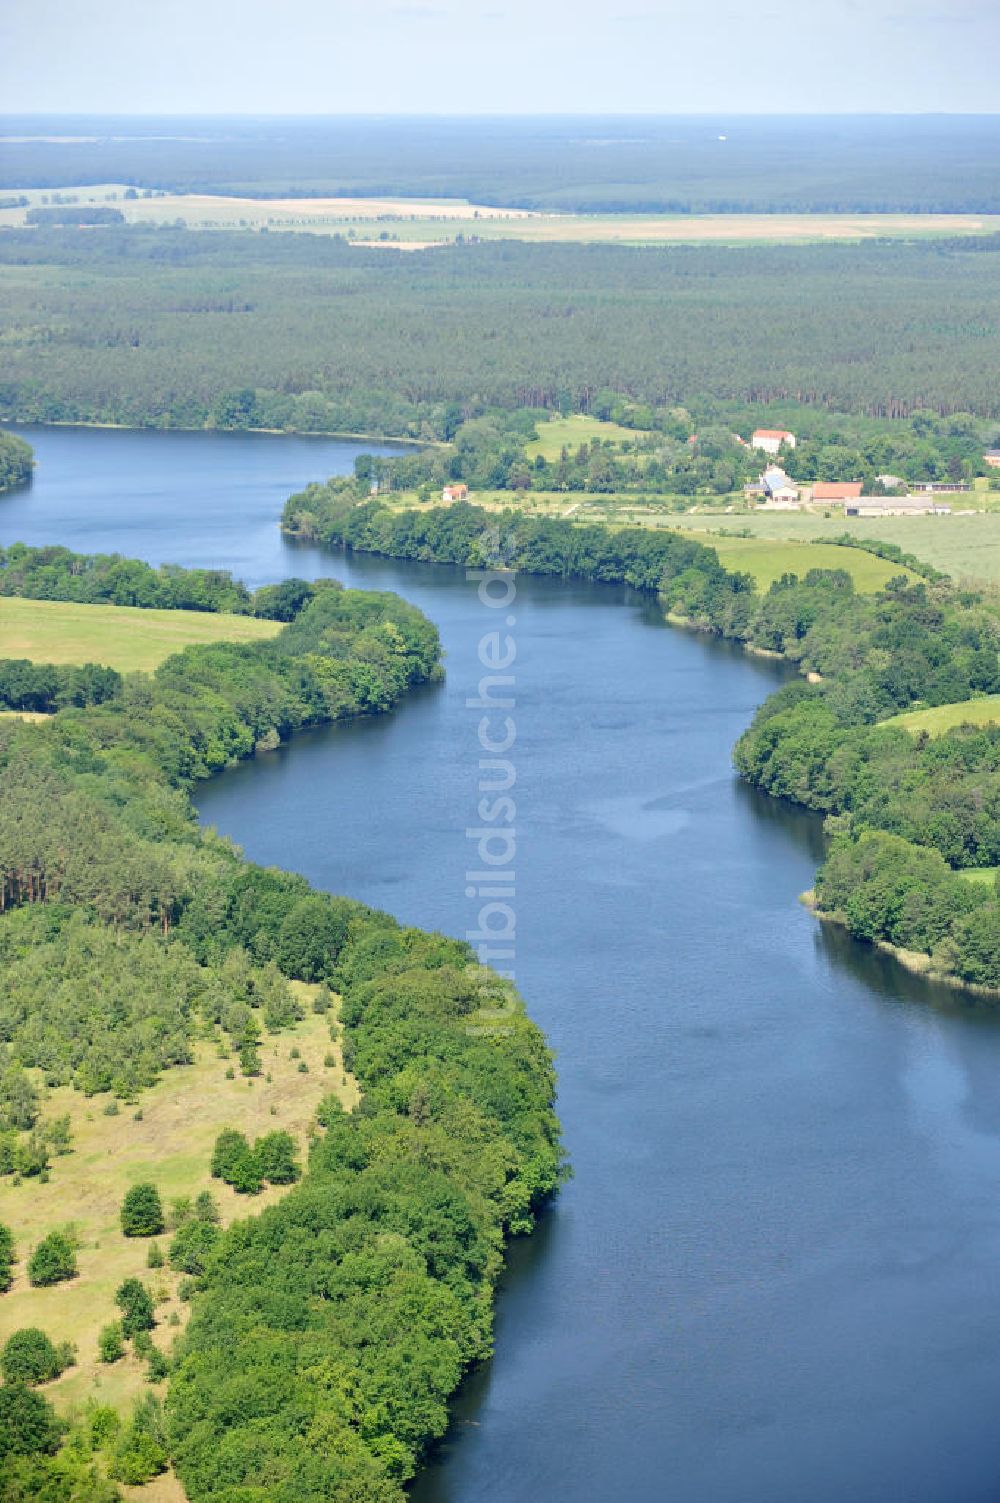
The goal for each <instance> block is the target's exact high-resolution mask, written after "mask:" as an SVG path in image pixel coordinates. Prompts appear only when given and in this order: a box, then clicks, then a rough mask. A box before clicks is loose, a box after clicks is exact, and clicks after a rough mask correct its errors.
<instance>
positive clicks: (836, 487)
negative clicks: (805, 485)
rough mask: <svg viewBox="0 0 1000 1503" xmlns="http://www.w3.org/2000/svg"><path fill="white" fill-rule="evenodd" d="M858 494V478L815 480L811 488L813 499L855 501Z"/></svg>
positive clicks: (859, 483) (859, 491)
mask: <svg viewBox="0 0 1000 1503" xmlns="http://www.w3.org/2000/svg"><path fill="white" fill-rule="evenodd" d="M860 495H861V481H860V480H817V482H816V484H815V485H814V486H813V488H812V498H813V500H814V501H856V500H857V498H858V497H859V496H860Z"/></svg>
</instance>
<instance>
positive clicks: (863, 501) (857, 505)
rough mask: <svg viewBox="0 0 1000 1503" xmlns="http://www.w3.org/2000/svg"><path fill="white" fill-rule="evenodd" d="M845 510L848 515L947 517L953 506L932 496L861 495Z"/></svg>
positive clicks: (848, 504) (849, 502) (850, 502)
mask: <svg viewBox="0 0 1000 1503" xmlns="http://www.w3.org/2000/svg"><path fill="white" fill-rule="evenodd" d="M844 512H845V515H846V516H848V517H947V516H950V515H951V507H950V506H946V505H944V503H943V502H941V501H935V500H934V499H933V497H932V496H859V497H858V499H857V500H856V501H848V502H847V505H846V506H845V507H844Z"/></svg>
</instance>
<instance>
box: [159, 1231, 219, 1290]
mask: <svg viewBox="0 0 1000 1503" xmlns="http://www.w3.org/2000/svg"><path fill="white" fill-rule="evenodd" d="M220 1235H221V1233H220V1231H219V1228H218V1227H217V1226H216V1225H215V1224H214V1222H211V1221H189V1222H188V1224H187V1226H182V1227H181V1229H180V1231H179V1232H178V1233H177V1236H176V1237H175V1238H174V1240H173V1241H172V1242H171V1244H170V1266H171V1268H176V1269H177V1272H178V1273H190V1274H193V1275H194V1276H195V1277H198V1276H199V1275H200V1274H203V1273H204V1272H205V1263H206V1261H207V1259H208V1257H209V1256H210V1254H211V1252H212V1249H213V1248H214V1247H215V1244H216V1243H217V1242H218V1240H219V1237H220Z"/></svg>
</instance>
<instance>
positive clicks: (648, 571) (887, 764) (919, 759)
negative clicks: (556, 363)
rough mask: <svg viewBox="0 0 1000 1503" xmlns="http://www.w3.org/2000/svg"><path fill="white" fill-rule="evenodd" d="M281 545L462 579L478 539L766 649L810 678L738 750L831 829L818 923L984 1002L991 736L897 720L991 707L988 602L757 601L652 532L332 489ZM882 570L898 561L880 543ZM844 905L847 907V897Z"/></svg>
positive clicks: (308, 504)
mask: <svg viewBox="0 0 1000 1503" xmlns="http://www.w3.org/2000/svg"><path fill="white" fill-rule="evenodd" d="M283 525H284V526H285V528H286V530H288V531H289V533H290V534H291V535H292V536H295V535H306V536H308V537H311V538H313V539H315V540H318V541H321V542H323V543H326V544H328V545H330V546H335V547H336V546H341V547H346V548H352V549H358V550H360V551H364V552H375V553H383V554H388V555H389V556H391V557H397V558H413V559H423V560H428V561H434V562H442V563H454V564H463V565H469V564H471V565H476V564H478V563H480V562H481V549H482V538H483V536H484V530H485V529H488V528H489V527H493V528H494V529H498V530H499V535H500V538H501V546H502V548H503V551H504V556H505V557H507V558H509V560H510V564H511V567H514V568H517V569H519V570H523V571H524V572H526V573H532V574H549V575H557V576H561V577H564V578H569V577H579V578H585V579H595V580H605V581H609V582H624V583H626V584H630V585H632V586H634V587H636V588H638V589H645V590H657V591H658V592H659V594H660V596H661V598H662V599H663V601H664V604H665V606H666V608H667V610H668V611H669V612H670V613H671V615H672V616H673V617H674V618H675V619H677V620H679V621H683V622H684V623H686V624H688V625H691V626H694V627H697V628H699V629H701V630H705V631H711V632H714V633H717V634H718V635H721V636H724V637H727V638H730V639H733V640H736V641H739V642H743V643H744V644H746V645H747V646H748V647H750V648H752V649H755V650H758V651H765V652H772V653H778V654H781V655H782V656H784V657H786V658H788V659H790V660H791V661H792V662H794V663H796V664H797V665H799V667H800V668H801V669H802V671H803V673H808V674H810V675H812V676H813V678H814V679H818V680H819V681H818V682H815V681H814V682H809V681H806V680H803V681H798V682H795V683H793V684H790V685H787V686H786V687H785V688H783V689H780V690H778V691H777V692H776V693H775V694H773V695H771V697H770V698H769V699H768V700H766V701H765V703H764V705H763V706H762V707H761V709H760V711H759V712H758V714H757V716H756V717H755V719H754V722H753V725H752V726H751V727H750V729H749V730H748V731H747V732H746V733H745V735H744V736H743V737H742V738H741V740H740V742H739V744H738V746H737V749H736V764H737V767H738V768H739V770H740V772H741V773H742V774H743V776H744V777H746V778H747V779H748V780H749V781H751V782H753V783H754V784H756V785H757V786H758V787H761V788H763V789H765V790H766V791H767V792H768V793H770V794H771V795H773V796H774V797H779V798H787V799H790V800H792V801H794V802H796V803H799V804H802V805H804V806H805V807H807V808H809V809H813V810H816V811H818V812H820V813H822V814H824V815H825V816H827V817H828V830H829V833H830V834H831V836H832V837H833V845H832V848H831V854H830V859H829V861H828V863H827V865H826V866H825V867H824V869H823V871H822V872H821V873H820V876H819V879H818V882H817V899H818V902H819V903H820V905H821V907H822V908H823V909H824V910H829V911H832V912H835V913H836V914H837V915H838V916H843V917H844V920H845V922H846V923H847V924H848V926H849V927H850V928H851V930H852V932H853V933H855V934H857V935H858V936H859V937H862V938H865V939H877V940H883V941H885V942H887V943H890V944H892V945H894V946H895V947H896V948H898V949H904V950H911V951H916V952H919V953H921V954H923V955H925V956H927V957H930V958H931V960H932V963H933V965H934V968H935V969H936V970H937V971H938V972H939V973H942V974H948V975H952V976H954V977H957V978H959V979H960V980H962V981H963V982H966V983H968V984H973V985H980V986H986V987H990V988H1000V892H998V888H997V883H996V882H995V881H988V882H982V881H980V882H971V881H969V880H968V879H967V878H966V877H965V876H963V875H961V874H962V873H963V872H967V871H973V872H974V871H976V870H980V871H985V872H991V871H992V869H993V868H995V867H1000V726H998V725H987V726H980V727H973V726H958V727H956V728H954V729H952V730H950V731H948V732H947V733H946V734H944V735H941V736H937V737H934V738H931V737H928V736H927V735H926V734H923V735H918V736H914V735H912V734H911V733H910V732H909V731H907V730H906V729H905V728H903V727H902V726H900V725H898V724H894V723H893V717H894V716H895V715H898V714H899V713H901V712H902V711H904V710H906V709H909V708H912V707H913V706H914V705H941V704H951V703H956V702H958V701H961V700H965V699H969V698H972V697H974V696H976V695H983V694H998V693H1000V613H998V610H997V604H996V600H995V598H994V597H993V596H992V595H983V594H979V593H976V592H973V591H968V590H959V589H957V588H956V587H955V586H954V585H952V583H951V582H950V581H949V580H948V579H946V578H944V577H941V576H938V575H936V574H934V571H930V574H931V575H932V576H933V577H928V578H926V579H922V580H918V581H915V582H908V580H907V578H906V576H905V575H902V574H901V575H900V576H899V577H898V578H897V579H896V580H894V581H890V583H889V585H888V586H887V587H886V589H885V590H884V591H883V592H882V593H880V594H877V595H862V594H858V593H856V592H855V591H854V588H853V584H852V581H851V578H850V575H849V574H848V573H847V572H846V571H841V570H832V571H831V570H814V571H811V572H810V573H809V574H807V575H806V577H805V578H804V579H799V578H797V577H796V576H795V575H785V576H784V577H782V578H781V579H779V580H777V581H775V583H774V584H773V585H772V586H771V587H770V589H769V590H768V591H767V592H766V593H765V594H758V593H757V592H756V591H755V590H754V589H753V585H752V581H751V579H750V578H749V576H747V575H742V574H733V573H731V572H729V571H727V570H725V569H724V568H723V567H722V565H721V564H720V563H719V561H718V558H717V556H716V554H715V553H714V552H713V551H712V550H711V549H710V548H708V547H706V546H704V545H702V544H700V543H697V542H695V541H694V540H692V539H689V538H683V537H681V536H679V535H677V534H671V533H669V532H665V531H656V532H650V531H648V530H644V529H641V528H623V529H621V530H618V531H612V530H610V529H608V528H604V527H600V526H579V525H574V524H573V523H571V522H568V521H562V520H555V519H548V518H536V517H526V516H524V515H523V514H518V513H515V512H507V513H503V514H502V515H500V516H499V517H498V516H497V515H496V514H490V513H486V512H483V511H481V510H480V509H479V508H477V507H475V506H471V505H468V504H466V503H458V504H457V505H454V506H451V507H447V508H439V509H435V510H432V511H423V512H405V511H404V512H399V511H392V510H390V509H389V508H388V507H387V506H386V505H385V504H384V503H383V502H381V501H379V500H377V499H373V500H363V501H359V500H358V499H357V496H356V495H352V494H351V492H350V486H349V482H348V485H347V488H346V489H345V485H344V483H343V482H339V483H338V482H332V483H331V484H330V485H329V486H327V487H325V488H324V487H320V486H311V487H310V488H309V489H308V490H307V491H305V492H303V493H301V494H300V495H299V496H293V497H292V498H291V499H290V500H289V502H288V504H287V506H286V509H285V515H284V523H283ZM880 551H882V552H883V553H884V554H886V555H887V556H889V557H893V556H898V557H899V558H900V562H902V558H901V555H898V552H897V551H896V550H893V549H891V548H886V547H885V545H882V546H881V550H880ZM848 892H849V893H850V894H851V898H852V901H851V904H850V905H847V904H846V899H845V894H846V893H848Z"/></svg>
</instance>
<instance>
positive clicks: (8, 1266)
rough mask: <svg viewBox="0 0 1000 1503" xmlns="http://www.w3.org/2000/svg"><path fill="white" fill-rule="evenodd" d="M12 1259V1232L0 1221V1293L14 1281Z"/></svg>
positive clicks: (13, 1252) (13, 1253) (5, 1290)
mask: <svg viewBox="0 0 1000 1503" xmlns="http://www.w3.org/2000/svg"><path fill="white" fill-rule="evenodd" d="M14 1261H15V1251H14V1236H13V1233H12V1232H11V1230H10V1227H7V1226H4V1224H3V1222H0V1294H5V1293H6V1292H7V1290H8V1289H9V1288H10V1286H11V1284H13V1282H14Z"/></svg>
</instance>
